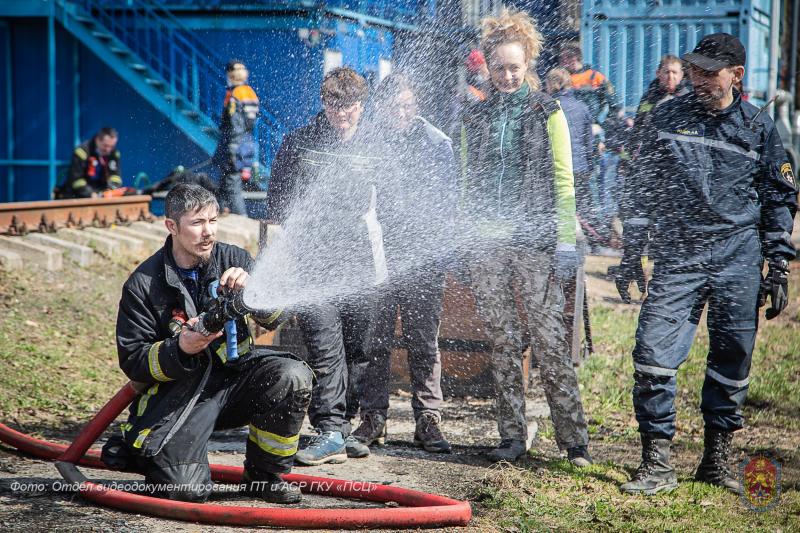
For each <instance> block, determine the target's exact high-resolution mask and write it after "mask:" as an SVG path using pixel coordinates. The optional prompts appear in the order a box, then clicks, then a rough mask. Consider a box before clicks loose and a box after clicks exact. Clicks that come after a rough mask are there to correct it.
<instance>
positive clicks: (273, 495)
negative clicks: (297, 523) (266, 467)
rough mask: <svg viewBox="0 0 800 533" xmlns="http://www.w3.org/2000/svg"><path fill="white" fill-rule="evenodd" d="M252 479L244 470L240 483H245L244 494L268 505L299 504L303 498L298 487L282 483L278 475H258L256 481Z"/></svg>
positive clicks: (264, 473) (267, 473) (265, 473)
mask: <svg viewBox="0 0 800 533" xmlns="http://www.w3.org/2000/svg"><path fill="white" fill-rule="evenodd" d="M253 477H255V476H252V477H251V475H250V474H249V473H248V472H247V470H245V472H244V476H242V482H243V483H245V485H246V488H245V494H247V495H248V496H253V497H255V498H261V499H262V500H264V501H265V502H269V503H283V504H290V503H299V502H300V500H301V499H302V498H303V497H302V495H301V493H300V487H299V486H297V485H295V484H293V483H289V482H287V481H284V480H283V478H281V476H279V475H278V474H272V473H270V472H263V473H260V474H259V475H258V476H257V477H258V479H253Z"/></svg>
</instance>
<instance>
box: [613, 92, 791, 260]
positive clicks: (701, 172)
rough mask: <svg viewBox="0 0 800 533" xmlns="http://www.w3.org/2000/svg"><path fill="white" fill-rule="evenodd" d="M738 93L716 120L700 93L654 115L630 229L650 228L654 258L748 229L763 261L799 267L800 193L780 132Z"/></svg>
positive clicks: (635, 177)
mask: <svg viewBox="0 0 800 533" xmlns="http://www.w3.org/2000/svg"><path fill="white" fill-rule="evenodd" d="M757 112H758V108H757V107H755V106H754V105H752V104H750V103H748V102H745V101H743V100H742V99H741V95H740V94H739V93H735V98H734V102H733V103H732V104H731V105H730V106H729V107H728V108H727V109H725V110H722V111H719V112H711V111H709V110H707V109H706V108H705V107H704V106H703V105H702V103H701V102H699V101H698V100H697V99H696V97H695V96H694V94H693V93H690V94H687V95H685V96H681V97H678V98H675V99H673V100H670V101H668V102H665V103H663V104H661V105H660V106H658V107H657V108H656V109H654V110H653V111H652V112H651V113H652V117H651V118H650V122H649V124H648V127H647V128H646V129H645V131H643V132H642V147H641V149H640V152H639V157H638V159H637V162H636V170H635V173H634V175H633V178H632V181H633V190H634V191H635V193H633V194H632V197H631V198H629V199H628V201H629V202H630V203H631V206H630V207H631V208H632V209H633V211H632V212H631V213H630V215H629V216H628V220H627V222H628V223H629V225H630V226H631V228H632V230H631V231H634V230H633V228H649V229H650V231H651V233H652V235H653V244H652V250H653V251H655V252H656V253H659V252H664V253H667V254H669V255H672V256H674V255H675V254H676V253H680V251H681V250H687V249H689V250H690V249H692V248H693V247H694V245H695V243H698V242H701V243H702V242H708V241H709V240H713V239H717V238H720V237H726V236H730V235H732V234H734V233H737V232H741V231H744V230H747V229H758V230H759V232H760V237H761V242H762V252H763V255H764V256H765V257H767V258H769V259H777V258H784V259H787V260H791V259H793V258H794V255H795V251H794V246H793V245H792V242H791V238H790V236H791V231H792V224H793V217H794V213H795V210H796V206H797V198H796V195H797V189H796V185H795V178H794V174H793V170H792V168H791V166H790V165H789V161H788V159H787V157H786V151H785V150H784V148H783V144H782V143H781V140H780V137H779V136H778V131H777V130H776V129H775V125H774V123H773V122H772V120H771V119H770V118H769V116H768V115H767V114H766V113H762V114H761V115H759V116H758V117H757V118H756V119H755V121H753V118H754V117H755V115H756V113H757Z"/></svg>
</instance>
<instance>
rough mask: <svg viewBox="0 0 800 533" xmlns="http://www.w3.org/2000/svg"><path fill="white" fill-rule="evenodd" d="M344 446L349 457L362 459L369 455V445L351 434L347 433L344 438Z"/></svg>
mask: <svg viewBox="0 0 800 533" xmlns="http://www.w3.org/2000/svg"><path fill="white" fill-rule="evenodd" d="M344 448H345V450H346V451H347V457H348V458H350V459H363V458H364V457H369V446H367V445H366V444H364V443H363V442H361V441H359V440H358V439H357V438H355V437H354V436H353V435H348V436H347V438H346V439H344Z"/></svg>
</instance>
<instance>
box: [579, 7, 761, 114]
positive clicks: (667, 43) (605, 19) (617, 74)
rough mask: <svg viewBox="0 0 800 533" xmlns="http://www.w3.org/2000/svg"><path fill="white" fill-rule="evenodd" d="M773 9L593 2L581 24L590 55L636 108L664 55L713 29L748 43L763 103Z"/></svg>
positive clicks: (752, 81) (749, 83)
mask: <svg viewBox="0 0 800 533" xmlns="http://www.w3.org/2000/svg"><path fill="white" fill-rule="evenodd" d="M769 10H770V1H769V0H753V3H752V4H751V2H750V0H662V1H661V2H660V3H658V4H657V5H656V4H654V3H653V2H652V1H650V0H593V1H587V2H585V3H584V5H583V14H582V25H581V29H582V34H583V35H582V37H583V50H584V56H585V58H586V61H587V62H588V63H590V64H591V65H592V66H593V67H594V68H596V69H597V70H599V71H601V72H603V73H605V74H606V75H607V76H608V78H609V79H610V80H611V82H612V83H613V84H614V87H615V88H616V90H617V93H618V94H619V96H620V101H621V102H622V103H623V104H624V105H625V106H626V107H627V108H629V109H631V110H632V109H633V108H635V107H636V105H637V104H638V102H639V99H640V98H641V96H642V94H643V93H644V90H645V89H646V87H647V85H648V84H649V83H650V81H651V80H652V79H653V78H655V71H656V68H657V67H658V63H659V60H660V58H661V57H662V56H663V55H666V54H673V55H678V56H680V55H683V54H685V53H687V52H690V51H691V50H692V48H694V46H695V45H696V44H697V42H698V41H699V40H700V39H701V38H702V37H703V35H707V34H709V33H716V32H727V33H731V34H733V35H736V36H737V37H739V38H740V39H741V40H742V42H743V43H744V45H745V47H746V48H747V53H748V60H747V65H746V66H745V67H746V68H745V79H744V88H745V91H746V92H747V93H748V94H749V96H750V98H751V100H752V101H753V102H754V103H761V102H763V101H764V99H765V96H766V91H767V87H768V82H769V79H768V68H769V32H770V24H771V22H770V13H769ZM775 23H777V22H775Z"/></svg>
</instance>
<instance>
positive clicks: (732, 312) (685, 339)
mask: <svg viewBox="0 0 800 533" xmlns="http://www.w3.org/2000/svg"><path fill="white" fill-rule="evenodd" d="M683 59H684V60H685V61H687V62H688V63H689V75H690V77H691V81H692V84H693V85H694V92H692V93H690V94H687V95H685V96H679V97H677V98H675V99H673V100H670V101H668V102H665V103H663V104H661V105H660V106H659V107H658V108H656V109H655V110H653V111H652V118H651V120H650V122H649V124H648V125H647V127H646V128H645V130H644V132H643V134H642V147H641V150H640V152H639V157H638V159H637V160H636V162H635V167H636V173H635V174H634V175H633V176H632V179H633V180H634V184H633V185H634V190H636V191H639V193H638V195H637V196H636V197H635V198H633V199H632V200H631V205H630V206H629V209H630V210H629V211H628V212H629V217H628V219H627V220H625V221H624V223H625V226H624V228H625V229H624V238H625V254H624V256H623V259H622V264H621V265H620V274H619V276H618V277H617V288H618V290H619V292H620V296H622V298H623V300H627V301H630V295H629V293H628V287H629V285H630V283H631V282H632V281H634V280H635V281H637V283H638V284H639V286H640V288H641V289H642V290H644V287H645V279H644V274H643V272H642V264H641V256H642V254H643V252H644V247H645V245H646V243H647V242H648V233H649V237H650V240H651V243H650V251H649V256H650V257H652V258H653V259H654V261H655V271H654V274H653V279H652V281H651V282H650V285H649V288H648V293H647V298H646V299H645V301H644V303H643V305H642V309H641V313H640V315H639V327H638V330H637V332H636V347H635V348H634V352H633V361H634V388H633V405H634V409H635V411H636V419H637V421H638V422H639V432H640V434H641V440H642V462H641V464H640V466H639V468H638V470H637V471H636V473H635V475H634V477H633V479H632V480H631V481H630V482H628V483H625V484H624V485H622V490H623V491H625V492H629V493H644V494H655V493H656V492H660V491H663V490H670V489H673V488H675V487H677V480H676V476H675V470H674V469H673V467H672V466H671V465H670V463H669V451H670V450H669V447H670V441H671V439H672V437H673V436H674V434H675V406H674V400H675V389H676V380H675V376H676V374H677V372H678V367H679V366H680V364H681V363H683V361H685V360H686V358H687V356H688V353H689V348H690V346H691V344H692V340H693V337H694V333H695V329H696V327H697V324H698V322H699V321H700V315H701V313H702V310H703V307H704V306H705V304H706V302H708V319H707V320H708V331H709V338H710V349H709V353H708V362H707V367H706V376H705V382H704V384H703V391H702V402H701V405H700V409H701V410H702V412H703V419H704V422H705V442H704V444H705V451H704V453H703V458H702V460H701V462H700V465H699V467H698V468H697V471H696V474H695V479H696V480H698V481H704V482H707V483H712V484H714V485H718V486H722V487H725V488H728V489H729V490H731V491H734V492H736V491H739V490H741V486H740V483H739V482H738V481H736V479H734V477H733V476H732V475H731V472H730V470H729V467H728V455H729V450H730V445H731V439H732V436H733V432H734V431H736V430H737V429H740V428H741V427H742V425H743V422H744V420H743V417H742V413H741V408H742V404H744V400H745V397H746V395H747V387H748V381H749V380H748V375H749V373H750V360H751V355H752V353H753V346H754V344H755V336H756V327H757V325H758V307H759V306H760V305H763V304H764V303H765V301H766V298H767V296H769V297H770V300H771V306H770V308H769V309H768V310H767V312H766V317H767V319H771V318H774V317H775V316H776V315H777V314H778V313H780V312H781V310H783V308H784V307H786V303H787V280H788V274H789V263H788V261H789V260H791V259H792V258H794V256H795V250H794V247H793V245H792V242H791V231H792V225H793V218H794V215H795V212H796V208H797V189H796V186H795V181H794V174H793V172H792V168H791V166H790V165H789V162H788V160H787V157H786V152H785V151H784V148H783V145H782V144H781V141H780V138H779V137H778V132H777V130H776V129H775V126H774V124H773V122H772V120H771V119H770V118H769V117H768V116H767V114H766V113H761V112H759V109H758V108H757V107H755V106H753V105H751V104H749V103H747V102H745V101H743V100H742V97H741V94H740V93H739V92H738V91H736V90H735V89H734V86H735V84H736V83H737V82H739V81H740V80H741V79H742V77H743V76H744V64H745V50H744V47H743V46H742V43H741V42H739V40H738V39H736V38H735V37H733V36H731V35H728V34H725V33H718V34H713V35H708V36H706V37H704V38H703V39H702V40H701V41H700V43H699V44H698V45H697V47H696V48H695V49H694V51H693V52H692V53H690V54H686V55H685V56H684V58H683ZM764 260H766V261H767V265H768V274H767V276H766V278H765V279H764V280H762V278H761V271H762V265H763V262H764Z"/></svg>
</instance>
